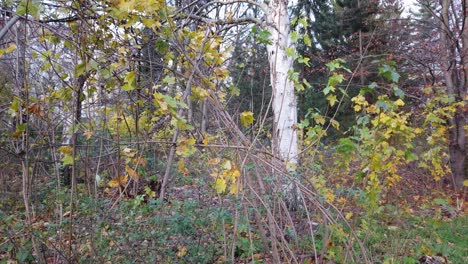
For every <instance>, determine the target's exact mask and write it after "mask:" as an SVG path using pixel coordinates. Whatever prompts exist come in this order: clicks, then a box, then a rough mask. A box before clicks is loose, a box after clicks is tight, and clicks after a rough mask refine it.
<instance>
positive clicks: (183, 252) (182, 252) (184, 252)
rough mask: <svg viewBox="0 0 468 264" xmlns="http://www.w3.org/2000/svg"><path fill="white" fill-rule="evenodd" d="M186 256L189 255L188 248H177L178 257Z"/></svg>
mask: <svg viewBox="0 0 468 264" xmlns="http://www.w3.org/2000/svg"><path fill="white" fill-rule="evenodd" d="M185 255H187V248H186V247H183V246H178V247H177V257H178V258H182V257H184V256H185Z"/></svg>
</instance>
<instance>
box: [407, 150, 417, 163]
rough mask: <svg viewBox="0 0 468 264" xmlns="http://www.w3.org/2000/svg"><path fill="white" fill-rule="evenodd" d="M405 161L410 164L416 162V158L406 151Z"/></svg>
mask: <svg viewBox="0 0 468 264" xmlns="http://www.w3.org/2000/svg"><path fill="white" fill-rule="evenodd" d="M405 160H406V161H407V162H412V161H415V160H418V156H417V155H416V154H414V153H413V152H411V151H409V150H407V151H405Z"/></svg>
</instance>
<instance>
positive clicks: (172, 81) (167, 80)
mask: <svg viewBox="0 0 468 264" xmlns="http://www.w3.org/2000/svg"><path fill="white" fill-rule="evenodd" d="M163 83H165V84H168V85H173V84H175V77H174V76H166V77H164V79H163Z"/></svg>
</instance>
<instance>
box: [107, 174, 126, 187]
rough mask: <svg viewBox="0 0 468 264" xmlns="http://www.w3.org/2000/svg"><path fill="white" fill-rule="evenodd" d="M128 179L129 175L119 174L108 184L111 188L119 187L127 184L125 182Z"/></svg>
mask: <svg viewBox="0 0 468 264" xmlns="http://www.w3.org/2000/svg"><path fill="white" fill-rule="evenodd" d="M127 181H128V175H125V176H118V177H115V178H114V179H112V180H110V181H109V182H108V183H107V185H109V187H111V188H117V187H119V186H125V184H126V183H127Z"/></svg>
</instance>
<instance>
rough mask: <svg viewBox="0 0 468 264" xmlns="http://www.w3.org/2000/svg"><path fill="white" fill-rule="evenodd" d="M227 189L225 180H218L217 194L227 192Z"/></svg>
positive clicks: (215, 186) (216, 185) (216, 183)
mask: <svg viewBox="0 0 468 264" xmlns="http://www.w3.org/2000/svg"><path fill="white" fill-rule="evenodd" d="M226 187H227V186H226V181H225V180H224V179H223V178H218V179H216V181H215V185H214V189H215V190H216V192H217V193H223V192H224V191H226Z"/></svg>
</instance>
